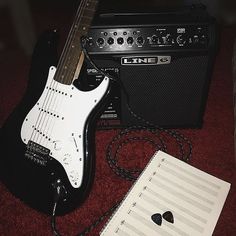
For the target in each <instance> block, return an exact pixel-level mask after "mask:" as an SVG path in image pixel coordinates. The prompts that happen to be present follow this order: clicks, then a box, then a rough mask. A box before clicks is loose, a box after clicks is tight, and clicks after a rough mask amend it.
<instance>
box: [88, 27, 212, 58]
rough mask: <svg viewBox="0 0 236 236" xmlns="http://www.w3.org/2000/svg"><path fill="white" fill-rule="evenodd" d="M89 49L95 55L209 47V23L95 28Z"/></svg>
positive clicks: (92, 31) (89, 38)
mask: <svg viewBox="0 0 236 236" xmlns="http://www.w3.org/2000/svg"><path fill="white" fill-rule="evenodd" d="M87 36H88V40H87V50H88V51H89V53H91V54H104V53H105V54H109V53H121V52H122V53H126V52H127V53H130V52H150V51H154V52H155V51H163V50H173V49H177V50H178V49H186V50H188V49H191V50H192V49H193V50H194V49H208V47H209V41H210V29H209V25H207V24H191V25H155V26H142V27H103V28H101V27H97V26H96V27H91V28H90V31H89V32H88V35H87Z"/></svg>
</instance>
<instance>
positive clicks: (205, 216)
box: [100, 151, 230, 236]
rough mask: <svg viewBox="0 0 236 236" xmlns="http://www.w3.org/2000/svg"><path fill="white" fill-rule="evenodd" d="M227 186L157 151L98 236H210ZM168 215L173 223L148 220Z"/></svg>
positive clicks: (228, 186)
mask: <svg viewBox="0 0 236 236" xmlns="http://www.w3.org/2000/svg"><path fill="white" fill-rule="evenodd" d="M229 189H230V184H229V183H227V182H225V181H223V180H221V179H219V178H216V177H214V176H212V175H209V174H207V173H205V172H203V171H201V170H199V169H197V168H195V167H192V166H191V165H189V164H187V163H185V162H183V161H181V160H179V159H177V158H175V157H173V156H170V155H168V154H166V153H164V152H162V151H158V152H157V153H156V154H155V155H154V156H153V158H152V159H151V161H150V162H149V164H148V165H147V167H146V168H145V170H144V171H143V173H142V174H141V175H140V177H139V178H138V180H137V181H136V182H135V184H134V185H133V187H132V188H131V190H130V191H129V192H128V194H127V195H126V197H125V198H124V200H123V202H122V203H121V205H120V206H119V208H118V209H117V211H116V212H115V214H114V215H113V216H112V217H111V219H110V221H109V222H108V223H107V225H106V226H105V227H104V229H103V230H102V232H101V234H100V235H101V236H113V235H114V236H136V235H138V236H139V235H141V236H144V235H147V236H155V235H163V236H171V235H173V236H178V235H181V236H187V235H189V236H210V235H212V233H213V230H214V228H215V225H216V223H217V220H218V218H219V215H220V213H221V210H222V208H223V205H224V202H225V200H226V197H227V195H228V192H229ZM166 211H171V212H172V214H173V216H174V223H173V224H172V223H169V222H167V221H166V220H164V219H163V220H162V224H161V226H160V225H157V224H155V223H154V222H153V221H152V219H151V216H152V215H153V214H155V213H160V214H161V215H162V214H163V213H164V212H166Z"/></svg>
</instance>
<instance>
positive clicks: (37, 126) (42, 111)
mask: <svg viewBox="0 0 236 236" xmlns="http://www.w3.org/2000/svg"><path fill="white" fill-rule="evenodd" d="M84 3H85V4H86V1H81V3H80V5H79V8H78V11H77V13H76V17H75V18H76V20H75V21H77V20H78V17H79V16H80V14H81V11H82V5H83V4H84ZM72 30H73V28H72V27H71V31H70V33H69V37H68V39H67V42H66V45H65V47H64V49H63V54H65V55H66V54H67V53H68V52H66V51H68V45H69V44H70V43H71V40H72V38H73V37H74V36H73V35H72V33H71V32H72ZM71 36H72V37H71ZM63 60H64V57H61V59H60V61H59V63H58V68H59V71H58V72H57V73H58V74H60V68H61V65H62V64H63V63H64V62H63ZM54 76H56V74H55V75H54ZM55 84H56V85H57V84H58V83H56V82H55V80H54V79H53V80H52V81H51V84H50V85H49V86H48V92H47V93H46V96H45V99H44V102H43V105H42V108H40V112H39V116H38V118H37V121H36V124H35V126H34V129H33V132H32V135H31V140H34V141H37V140H38V138H39V137H40V136H41V135H42V133H41V131H40V127H42V126H43V123H42V120H43V118H44V117H45V116H48V115H47V114H45V111H47V109H45V108H46V107H47V105H48V101H50V96H51V95H52V93H53V92H52V88H55ZM56 87H57V86H56ZM49 107H50V106H49ZM40 133H41V134H40ZM43 135H44V136H46V139H47V140H48V141H50V137H48V136H47V135H45V133H44V134H43Z"/></svg>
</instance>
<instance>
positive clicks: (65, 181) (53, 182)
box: [0, 0, 110, 215]
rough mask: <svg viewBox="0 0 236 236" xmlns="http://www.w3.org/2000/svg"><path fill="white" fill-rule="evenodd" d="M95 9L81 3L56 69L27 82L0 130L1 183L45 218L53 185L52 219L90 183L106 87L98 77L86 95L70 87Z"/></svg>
mask: <svg viewBox="0 0 236 236" xmlns="http://www.w3.org/2000/svg"><path fill="white" fill-rule="evenodd" d="M96 5H97V1H94V0H81V2H80V5H79V8H78V10H77V13H76V16H75V20H74V22H73V24H72V27H71V30H70V33H69V35H68V38H67V41H66V44H65V47H64V49H63V51H62V54H61V57H60V60H59V62H58V64H57V68H56V67H55V66H51V67H50V68H49V71H48V76H47V79H46V81H45V80H44V78H41V79H40V81H34V78H32V77H33V76H34V75H31V76H30V81H29V84H28V88H27V90H26V93H25V96H24V97H23V100H22V101H21V103H20V104H19V105H18V106H17V107H16V109H15V110H14V112H13V113H12V114H11V115H10V117H9V118H8V119H7V121H6V123H5V124H4V125H3V127H2V128H1V136H0V142H1V149H2V154H1V159H0V161H1V164H0V165H1V170H0V172H1V173H0V176H1V179H2V181H3V182H4V183H5V184H6V186H7V187H8V189H9V190H10V191H11V192H12V193H13V194H14V195H16V196H17V197H18V198H20V199H21V200H22V201H24V202H25V203H26V204H28V205H29V206H31V207H33V208H35V209H37V210H39V211H42V212H44V213H46V214H51V212H52V207H53V201H54V199H53V198H54V194H55V191H56V188H57V187H58V186H59V185H60V187H61V188H62V189H63V196H62V199H61V201H59V203H58V207H57V212H56V214H57V215H64V214H66V213H68V212H70V211H71V210H73V209H75V208H76V207H78V206H79V205H80V204H81V203H82V202H83V201H84V200H85V198H86V196H87V195H88V193H89V191H90V188H91V184H92V181H93V176H94V171H95V170H94V169H95V157H94V156H95V155H94V152H95V151H94V135H95V134H94V125H95V118H96V116H97V114H98V111H99V107H100V105H101V104H102V103H103V100H104V99H105V98H106V97H107V96H108V94H109V91H110V81H109V78H108V77H104V79H103V80H102V82H101V83H100V85H98V86H97V88H95V89H94V90H92V91H82V90H79V89H78V88H77V87H76V86H75V85H74V84H73V81H74V80H75V79H76V78H78V77H79V74H80V70H81V66H82V64H83V60H84V54H83V52H82V48H81V44H80V38H81V37H82V36H84V35H86V33H87V31H88V28H89V26H90V24H91V20H92V17H93V15H94V12H95V7H96ZM47 43H48V45H49V46H50V41H48V42H47ZM43 63H44V62H42V64H43ZM35 77H36V78H37V75H36V76H35Z"/></svg>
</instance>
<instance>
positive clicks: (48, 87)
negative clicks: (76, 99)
mask: <svg viewBox="0 0 236 236" xmlns="http://www.w3.org/2000/svg"><path fill="white" fill-rule="evenodd" d="M46 89H47V90H48V91H50V92H51V93H55V94H57V95H62V96H65V97H67V96H69V97H72V95H71V94H68V93H67V92H65V91H62V90H60V89H57V88H53V87H50V86H46Z"/></svg>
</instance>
